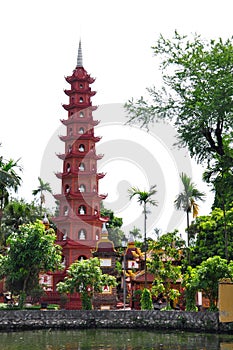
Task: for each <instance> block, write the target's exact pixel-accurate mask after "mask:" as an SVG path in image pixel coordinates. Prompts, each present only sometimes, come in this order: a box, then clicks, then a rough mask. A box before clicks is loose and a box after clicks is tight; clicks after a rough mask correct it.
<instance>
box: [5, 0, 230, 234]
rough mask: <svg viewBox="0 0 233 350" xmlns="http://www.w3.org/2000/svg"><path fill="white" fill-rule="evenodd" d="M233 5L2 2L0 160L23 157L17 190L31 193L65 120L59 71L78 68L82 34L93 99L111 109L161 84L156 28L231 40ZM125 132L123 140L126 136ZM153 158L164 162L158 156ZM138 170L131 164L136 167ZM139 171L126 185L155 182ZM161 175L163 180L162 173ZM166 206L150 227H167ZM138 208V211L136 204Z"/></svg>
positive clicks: (204, 0) (108, 188)
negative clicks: (155, 55) (155, 50)
mask: <svg viewBox="0 0 233 350" xmlns="http://www.w3.org/2000/svg"><path fill="white" fill-rule="evenodd" d="M232 7H233V6H232V1H231V0H222V1H221V2H218V1H213V0H212V1H211V0H196V1H188V0H177V1H174V0H163V1H155V0H154V1H150V0H144V1H137V0H134V1H131V0H125V1H122V0H118V1H114V2H113V1H107V0H100V1H94V0H93V1H88V0H85V1H79V0H76V1H73V0H67V1H61V0H56V1H53V0H46V1H45V0H40V1H33V0H30V1H29V0H21V1H17V0H14V1H11V0H9V1H4V2H1V7H0V16H1V19H0V30H1V55H0V60H1V64H0V76H1V80H0V89H1V93H0V96H1V104H0V112H1V128H0V141H1V143H2V148H1V154H3V156H4V157H5V158H10V157H11V158H13V159H18V158H21V160H20V163H21V165H22V166H23V169H24V171H23V175H22V178H23V186H22V189H21V190H20V192H19V195H20V196H21V197H24V198H26V199H27V200H28V201H30V200H32V196H31V191H32V189H35V188H37V186H38V180H37V177H38V176H40V175H41V173H43V170H41V168H43V166H44V165H43V158H44V152H45V150H46V147H48V145H49V143H50V140H51V138H53V137H54V133H56V132H57V130H58V129H59V127H60V125H61V124H60V119H63V118H66V117H67V116H66V112H65V111H64V110H63V108H62V106H61V104H62V103H67V96H66V95H65V94H64V92H63V89H65V88H68V86H67V83H66V82H65V80H64V76H67V75H70V74H72V71H73V69H74V68H75V66H76V57H77V51H78V42H79V39H80V38H81V39H82V47H83V62H84V67H85V69H86V70H87V71H88V72H89V73H90V74H91V75H92V76H93V77H95V78H96V82H95V83H94V84H93V87H92V88H93V90H96V91H97V94H96V96H95V97H94V98H93V104H96V105H99V106H106V105H107V106H111V107H112V106H113V107H112V108H113V109H115V104H124V103H125V102H126V101H127V100H128V99H129V98H131V97H135V98H137V97H140V96H141V95H145V93H146V87H149V86H151V85H156V84H157V83H158V82H159V81H160V74H159V70H158V67H157V66H156V62H155V59H154V58H153V52H152V49H151V46H152V45H153V44H154V43H155V41H156V39H157V38H158V36H159V34H160V33H162V34H164V35H167V36H170V35H171V34H172V33H173V32H174V30H175V29H177V30H178V31H179V32H180V33H183V34H189V33H191V32H192V33H194V32H197V33H199V34H201V35H202V36H203V37H206V38H207V39H208V38H217V37H223V38H227V37H231V36H232ZM110 111H111V109H110ZM114 118H115V117H114ZM100 131H101V129H100ZM110 131H111V130H110ZM119 133H121V130H119ZM105 134H106V135H105ZM104 135H105V137H107V135H108V137H109V132H108V130H104V129H103V130H102V134H101V136H103V140H104ZM128 135H129V134H128ZM114 137H115V138H116V133H115V136H114ZM124 137H125V140H127V135H125V136H124ZM135 140H136V141H135V142H136V143H138V145H139V146H140V147H145V148H146V151H148V149H147V147H148V148H149V147H150V145H146V146H144V141H142V140H144V139H143V137H141V136H140V135H137V133H136V134H135ZM153 141H155V140H152V143H153ZM109 142H110V141H109ZM130 142H131V143H132V142H133V140H131V141H130ZM60 143H61V142H60ZM61 147H63V144H62V143H61ZM112 147H113V146H112ZM122 147H123V146H122ZM158 147H159V146H158ZM110 149H111V147H110ZM122 152H123V151H122ZM153 156H154V160H155V161H157V162H159V163H161V161H160V160H159V158H158V157H157V156H156V154H154V155H153ZM51 157H52V156H51ZM54 158H56V156H55V153H54ZM118 158H119V157H118ZM120 160H121V161H122V159H120ZM51 162H52V160H51ZM128 163H130V162H128ZM131 163H133V162H131ZM134 163H135V162H134ZM131 165H132V164H131ZM160 165H161V164H160ZM124 167H125V168H127V164H125V163H124V164H123V168H124ZM139 167H140V166H137V165H136V168H137V170H138V169H139ZM117 168H118V169H119V166H117ZM161 168H162V165H161ZM103 169H104V165H103ZM111 169H114V163H112V165H111V167H110V169H109V171H107V175H106V177H105V178H108V180H102V181H103V185H101V186H102V188H101V190H103V191H104V192H106V193H108V195H109V197H108V198H110V199H109V202H111V201H112V202H114V201H116V200H117V199H116V198H115V197H114V196H115V195H116V192H117V191H116V188H115V187H117V183H114V182H113V180H111V179H112V178H111V176H113V175H112V174H111ZM196 169H197V168H195V169H194V171H193V173H192V178H193V180H194V182H195V183H198V184H199V183H200V179H201V171H197V170H196ZM57 170H60V169H57ZM101 170H102V169H101ZM104 170H105V169H104ZM107 170H108V169H107ZM53 171H55V169H54V170H52V173H53ZM163 171H166V170H165V169H162V172H163ZM133 172H134V170H133ZM168 172H169V170H168ZM121 173H122V174H123V173H124V171H122V172H121ZM142 173H143V171H142ZM140 176H141V174H138V176H137V177H136V178H133V180H135V181H137V183H135V181H131V184H132V185H139V186H140V185H141V183H143V184H144V183H145V184H146V185H152V184H153V183H149V182H148V179H147V180H146V181H144V180H142V182H141V180H140ZM162 177H163V175H162ZM174 177H176V178H174ZM174 177H172V178H171V182H174V183H178V180H179V179H178V175H177V174H175V176H174ZM164 178H165V180H164V179H163V180H164V181H165V182H166V181H167V179H166V176H165V175H164ZM124 180H126V183H125V186H126V185H128V184H129V183H130V179H129V178H128V177H127V176H126V178H125V179H124V176H123V175H122V178H121V179H118V180H117V181H120V182H122V186H123V187H122V188H123V189H124V188H125V187H124V183H123V182H124ZM104 181H105V182H104ZM143 181H144V182H143ZM161 181H162V180H161ZM154 183H157V181H156V178H155V181H154ZM110 184H111V185H110ZM166 186H168V187H169V185H168V184H167V185H166ZM122 188H121V189H120V191H122ZM200 189H201V190H202V189H203V190H206V187H205V185H202V184H201V188H200ZM169 191H170V190H169ZM171 191H172V193H171V195H170V198H171V202H172V201H173V200H174V194H175V192H177V191H175V190H174V188H173V189H171ZM160 196H161V193H160ZM168 197H169V194H168ZM210 204H211V203H210V202H208V201H207V202H206V204H205V205H204V206H203V208H202V213H208V211H209V210H210ZM163 205H164V209H163V210H160V213H159V216H160V218H162V221H159V222H158V221H156V220H154V221H153V223H152V226H153V225H154V226H157V227H159V228H160V227H161V228H162V229H164V230H165V229H166V224H164V215H165V216H166V215H167V210H168V209H167V204H166V203H165V202H164V203H163ZM138 210H139V211H138ZM122 211H123V212H124V210H123V209H122ZM136 211H138V212H137V215H139V216H140V213H141V209H136ZM119 213H120V210H119ZM121 214H122V215H123V216H124V213H121ZM129 215H130V214H129V213H128V212H127V215H125V221H126V222H127V225H128V224H130V223H131V224H134V223H135V222H136V221H135V220H134V219H133V220H129ZM165 221H166V220H165ZM127 225H126V226H127ZM127 229H128V226H127Z"/></svg>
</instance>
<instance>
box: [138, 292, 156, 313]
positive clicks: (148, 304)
mask: <svg viewBox="0 0 233 350" xmlns="http://www.w3.org/2000/svg"><path fill="white" fill-rule="evenodd" d="M140 303H141V309H142V310H153V302H152V296H151V292H150V290H149V289H147V288H144V289H143V291H142V295H141V299H140Z"/></svg>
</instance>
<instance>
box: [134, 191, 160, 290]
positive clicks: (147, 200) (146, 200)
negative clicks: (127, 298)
mask: <svg viewBox="0 0 233 350" xmlns="http://www.w3.org/2000/svg"><path fill="white" fill-rule="evenodd" d="M128 192H129V198H130V200H131V199H132V198H133V197H135V196H136V197H137V201H138V203H139V204H140V205H143V214H144V252H145V288H147V238H146V234H147V232H146V231H147V228H146V221H147V214H148V213H149V211H148V205H152V206H157V205H158V204H157V201H156V200H154V199H152V197H153V196H154V195H155V194H156V192H157V190H156V185H153V186H150V189H149V191H145V190H144V191H141V190H140V189H139V188H138V187H131V188H130V189H129V190H128Z"/></svg>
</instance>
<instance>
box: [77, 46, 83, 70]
mask: <svg viewBox="0 0 233 350" xmlns="http://www.w3.org/2000/svg"><path fill="white" fill-rule="evenodd" d="M77 67H83V54H82V44H81V39H80V40H79V46H78V58H77Z"/></svg>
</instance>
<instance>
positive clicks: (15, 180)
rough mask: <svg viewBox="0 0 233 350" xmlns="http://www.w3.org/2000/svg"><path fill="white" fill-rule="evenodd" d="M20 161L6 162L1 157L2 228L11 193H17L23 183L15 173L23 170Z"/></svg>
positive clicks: (0, 202)
mask: <svg viewBox="0 0 233 350" xmlns="http://www.w3.org/2000/svg"><path fill="white" fill-rule="evenodd" d="M18 161H19V159H18V160H17V161H14V160H13V159H10V160H7V161H4V160H3V157H0V226H1V222H2V214H3V210H4V208H5V207H6V205H7V204H8V203H9V196H10V191H11V190H13V191H14V192H17V190H18V188H19V186H20V184H21V181H22V179H21V177H20V176H19V175H18V174H17V173H16V171H15V168H18V169H19V170H20V171H21V170H22V168H21V167H20V166H19V165H18ZM1 238H2V237H1Z"/></svg>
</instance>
